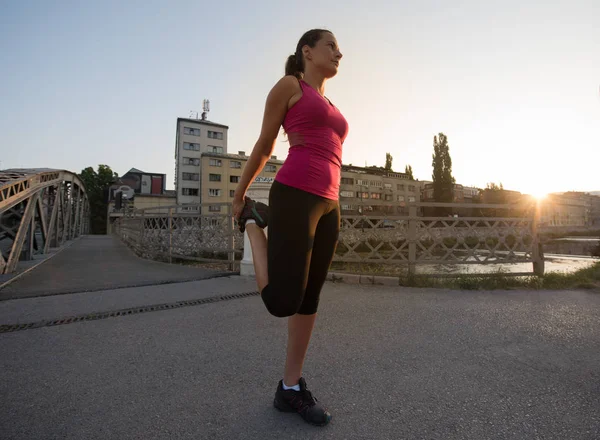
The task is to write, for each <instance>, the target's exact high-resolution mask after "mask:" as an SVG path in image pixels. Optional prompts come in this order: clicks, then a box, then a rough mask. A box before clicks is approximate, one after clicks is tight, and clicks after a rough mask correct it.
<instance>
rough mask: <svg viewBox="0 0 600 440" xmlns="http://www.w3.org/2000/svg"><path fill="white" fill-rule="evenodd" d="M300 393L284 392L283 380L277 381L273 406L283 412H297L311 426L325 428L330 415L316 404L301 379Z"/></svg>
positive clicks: (325, 409)
mask: <svg viewBox="0 0 600 440" xmlns="http://www.w3.org/2000/svg"><path fill="white" fill-rule="evenodd" d="M299 385H300V391H294V390H284V389H283V380H280V381H279V385H278V386H277V392H276V393H275V400H274V401H273V406H275V408H277V409H278V410H279V411H283V412H297V413H298V414H300V415H301V416H302V418H303V419H304V420H305V421H307V422H308V423H310V424H312V425H317V426H325V425H327V424H328V423H329V421H330V420H331V414H330V413H329V411H327V408H324V407H323V405H321V404H320V403H318V401H317V399H316V398H315V397H313V395H312V393H311V392H310V391H308V389H307V388H306V381H305V380H304V378H303V377H301V378H300V381H299Z"/></svg>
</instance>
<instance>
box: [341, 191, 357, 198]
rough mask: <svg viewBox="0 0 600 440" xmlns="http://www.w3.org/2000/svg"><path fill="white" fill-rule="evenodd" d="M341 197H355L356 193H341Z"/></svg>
mask: <svg viewBox="0 0 600 440" xmlns="http://www.w3.org/2000/svg"><path fill="white" fill-rule="evenodd" d="M340 196H341V197H354V192H352V191H340Z"/></svg>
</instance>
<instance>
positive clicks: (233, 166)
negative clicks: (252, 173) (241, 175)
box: [229, 160, 242, 168]
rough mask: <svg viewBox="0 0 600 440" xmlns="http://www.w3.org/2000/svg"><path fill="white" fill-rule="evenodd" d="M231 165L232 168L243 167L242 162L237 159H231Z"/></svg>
mask: <svg viewBox="0 0 600 440" xmlns="http://www.w3.org/2000/svg"><path fill="white" fill-rule="evenodd" d="M229 166H230V167H231V168H242V162H239V161H237V160H230V161H229Z"/></svg>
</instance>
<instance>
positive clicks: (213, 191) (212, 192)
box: [208, 188, 221, 197]
mask: <svg viewBox="0 0 600 440" xmlns="http://www.w3.org/2000/svg"><path fill="white" fill-rule="evenodd" d="M208 195H209V196H211V197H221V190H220V189H214V188H210V189H209V190H208Z"/></svg>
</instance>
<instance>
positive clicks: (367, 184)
mask: <svg viewBox="0 0 600 440" xmlns="http://www.w3.org/2000/svg"><path fill="white" fill-rule="evenodd" d="M356 184H357V185H360V186H369V181H368V180H360V179H358V180H357V181H356Z"/></svg>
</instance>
